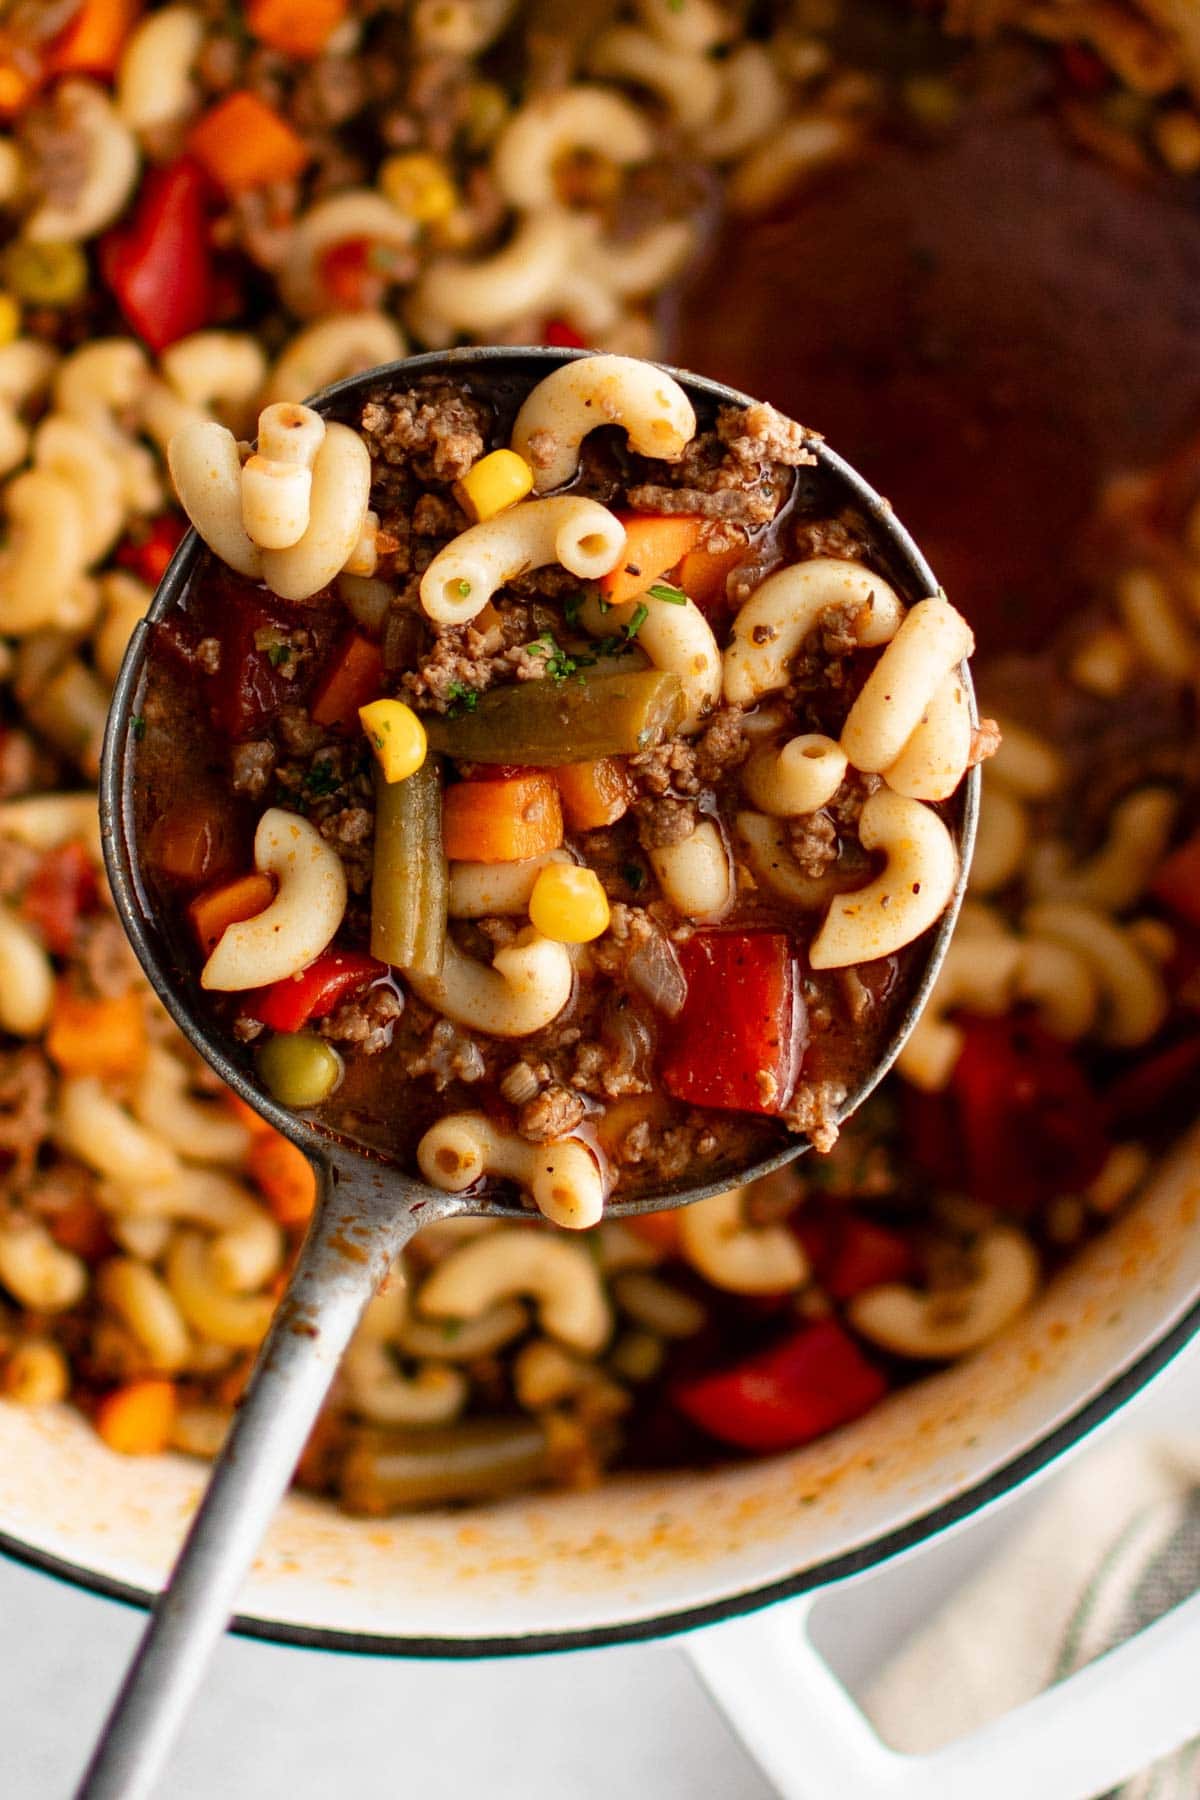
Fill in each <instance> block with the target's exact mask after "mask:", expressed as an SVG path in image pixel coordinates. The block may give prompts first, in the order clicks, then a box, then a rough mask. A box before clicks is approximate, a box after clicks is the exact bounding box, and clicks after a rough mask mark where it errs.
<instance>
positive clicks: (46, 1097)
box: [0, 1044, 53, 1184]
mask: <svg viewBox="0 0 1200 1800" xmlns="http://www.w3.org/2000/svg"><path fill="white" fill-rule="evenodd" d="M52 1099H53V1095H52V1091H51V1079H50V1068H49V1065H48V1063H47V1062H46V1059H45V1057H44V1056H43V1054H42V1052H41V1050H40V1049H38V1048H36V1047H35V1046H34V1045H33V1044H24V1045H22V1047H21V1048H20V1049H19V1050H4V1051H0V1156H4V1157H6V1158H8V1159H9V1161H10V1164H11V1166H10V1168H9V1171H8V1175H7V1180H8V1182H9V1183H10V1184H12V1183H18V1184H19V1183H23V1182H24V1181H26V1180H28V1178H29V1176H30V1174H31V1173H32V1171H33V1167H34V1164H35V1162H36V1160H37V1153H38V1150H39V1149H40V1147H41V1145H42V1143H43V1141H44V1139H45V1138H46V1136H47V1134H48V1132H49V1130H50V1118H51V1110H52Z"/></svg>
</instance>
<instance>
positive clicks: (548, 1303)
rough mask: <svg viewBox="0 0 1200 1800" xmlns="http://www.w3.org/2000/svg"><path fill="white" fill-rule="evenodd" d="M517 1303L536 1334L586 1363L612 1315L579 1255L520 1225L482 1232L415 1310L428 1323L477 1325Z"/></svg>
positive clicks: (427, 1285)
mask: <svg viewBox="0 0 1200 1800" xmlns="http://www.w3.org/2000/svg"><path fill="white" fill-rule="evenodd" d="M521 1295H524V1296H526V1297H527V1298H528V1299H529V1300H531V1301H532V1302H533V1305H534V1306H535V1308H536V1310H537V1315H538V1322H539V1324H540V1326H541V1328H542V1330H543V1331H545V1332H546V1333H547V1334H548V1335H549V1336H550V1337H552V1338H556V1339H557V1340H558V1342H559V1343H561V1344H565V1345H566V1346H567V1348H568V1349H571V1350H578V1351H579V1352H580V1353H581V1354H582V1355H584V1356H594V1355H596V1353H597V1352H598V1351H600V1350H602V1349H603V1347H604V1345H605V1344H606V1343H607V1341H608V1338H609V1335H610V1333H611V1331H612V1311H611V1308H610V1307H609V1303H608V1300H607V1297H606V1296H605V1292H604V1287H603V1284H602V1282H601V1280H600V1276H599V1272H598V1271H597V1269H596V1265H595V1263H594V1262H593V1261H592V1258H591V1256H590V1255H589V1254H588V1251H587V1249H586V1248H585V1247H584V1246H583V1245H582V1244H579V1243H572V1242H571V1241H570V1239H569V1238H561V1237H554V1236H552V1235H551V1234H550V1233H549V1232H547V1231H538V1230H535V1229H533V1228H532V1227H530V1226H526V1225H511V1226H505V1227H504V1228H503V1229H502V1230H500V1231H490V1232H488V1233H487V1234H486V1236H484V1237H477V1238H474V1239H472V1240H471V1242H469V1243H467V1244H464V1245H463V1247H462V1248H461V1249H460V1250H455V1251H453V1252H452V1253H451V1254H450V1255H449V1256H448V1257H446V1259H445V1260H444V1261H443V1262H440V1263H439V1264H438V1266H437V1268H436V1269H434V1270H433V1272H432V1274H430V1275H429V1276H427V1278H426V1279H425V1281H424V1282H423V1283H422V1285H421V1287H420V1288H419V1289H418V1291H417V1296H416V1304H417V1307H418V1310H419V1311H421V1312H423V1313H426V1314H427V1315H429V1316H430V1317H431V1318H435V1319H466V1320H468V1321H470V1320H472V1319H478V1318H479V1317H480V1316H481V1315H482V1314H484V1313H487V1312H490V1311H491V1309H492V1308H493V1307H495V1306H498V1305H499V1304H500V1302H501V1301H504V1300H512V1299H516V1298H517V1297H518V1296H521Z"/></svg>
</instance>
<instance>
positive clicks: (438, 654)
mask: <svg viewBox="0 0 1200 1800" xmlns="http://www.w3.org/2000/svg"><path fill="white" fill-rule="evenodd" d="M497 612H498V619H497V621H496V622H495V623H491V624H489V625H488V626H487V627H485V628H484V629H483V630H479V629H477V628H476V627H475V626H474V625H456V626H451V627H450V628H449V629H447V630H445V631H440V632H439V633H438V635H437V637H436V638H435V639H434V643H433V648H432V650H431V651H430V652H429V654H428V655H427V656H424V657H422V659H421V661H420V663H419V664H418V666H417V667H416V668H415V669H410V670H409V671H408V673H407V674H405V675H403V676H402V677H401V680H400V687H401V690H402V691H403V693H404V695H405V698H406V699H409V700H411V701H413V702H414V703H415V704H416V705H418V706H421V707H424V708H425V710H426V711H429V712H442V713H444V712H448V711H449V709H450V708H451V707H452V706H454V705H456V704H457V705H461V704H462V702H463V699H464V697H465V695H467V694H482V693H485V692H486V691H487V689H488V688H490V687H493V686H494V685H495V684H496V682H497V681H513V680H516V681H540V680H541V678H542V677H543V676H544V675H545V673H546V663H547V661H548V659H549V658H550V657H551V656H552V655H553V654H554V647H553V645H551V644H537V643H534V642H531V641H528V640H529V638H530V633H531V632H532V630H533V627H534V625H535V623H536V620H535V619H534V618H533V617H532V616H531V613H530V609H529V608H528V607H525V606H511V607H507V608H505V609H503V610H501V609H497Z"/></svg>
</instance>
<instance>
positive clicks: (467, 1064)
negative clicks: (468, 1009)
mask: <svg viewBox="0 0 1200 1800" xmlns="http://www.w3.org/2000/svg"><path fill="white" fill-rule="evenodd" d="M487 1072H488V1059H487V1055H486V1052H485V1050H484V1046H483V1045H482V1044H480V1043H478V1042H477V1041H476V1040H475V1039H474V1038H473V1037H472V1036H471V1034H470V1032H468V1031H463V1030H462V1029H461V1027H459V1026H458V1025H455V1024H453V1023H452V1021H451V1020H449V1019H437V1020H436V1021H435V1022H434V1024H433V1025H432V1026H431V1027H430V1029H429V1033H428V1035H427V1037H426V1039H425V1043H424V1046H423V1047H422V1049H421V1050H419V1051H417V1052H415V1053H414V1054H413V1056H412V1057H411V1058H410V1059H409V1063H408V1068H407V1074H408V1076H409V1077H410V1079H414V1080H415V1079H417V1078H418V1077H420V1076H422V1075H428V1076H430V1077H431V1078H432V1080H433V1085H434V1087H435V1088H436V1089H437V1091H438V1093H439V1094H440V1093H441V1091H442V1089H443V1088H446V1087H449V1085H450V1083H451V1082H452V1081H466V1082H474V1081H482V1080H483V1078H484V1076H485V1075H486V1074H487Z"/></svg>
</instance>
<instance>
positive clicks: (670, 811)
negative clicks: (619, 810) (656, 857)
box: [633, 795, 698, 850]
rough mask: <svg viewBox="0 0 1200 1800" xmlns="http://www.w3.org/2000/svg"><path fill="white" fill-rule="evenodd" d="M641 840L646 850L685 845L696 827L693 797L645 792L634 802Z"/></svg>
mask: <svg viewBox="0 0 1200 1800" xmlns="http://www.w3.org/2000/svg"><path fill="white" fill-rule="evenodd" d="M633 810H634V812H635V813H636V814H637V816H638V823H639V827H640V831H641V838H642V843H643V844H644V845H645V847H646V849H647V850H665V849H667V848H669V846H670V845H672V844H682V843H685V842H686V841H687V839H688V838H690V837H691V835H692V833H693V832H694V831H695V829H696V825H697V822H698V821H697V818H696V808H695V806H694V805H693V804H692V802H691V801H690V800H673V799H670V798H666V799H659V798H657V797H656V796H654V795H643V797H642V798H641V799H639V800H635V801H634V803H633Z"/></svg>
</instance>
